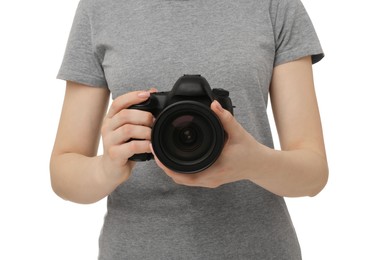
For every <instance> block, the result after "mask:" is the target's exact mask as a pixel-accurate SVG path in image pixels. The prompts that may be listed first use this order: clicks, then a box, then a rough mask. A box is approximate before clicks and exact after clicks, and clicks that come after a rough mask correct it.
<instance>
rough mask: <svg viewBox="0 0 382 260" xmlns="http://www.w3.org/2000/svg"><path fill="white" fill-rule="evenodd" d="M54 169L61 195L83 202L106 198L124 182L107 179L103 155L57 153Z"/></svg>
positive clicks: (54, 177) (54, 159) (55, 181)
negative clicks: (88, 155)
mask: <svg viewBox="0 0 382 260" xmlns="http://www.w3.org/2000/svg"><path fill="white" fill-rule="evenodd" d="M50 172H51V183H52V188H53V190H54V191H55V193H56V194H57V195H58V196H60V197H62V198H63V199H65V200H70V201H73V202H76V203H83V204H89V203H94V202H97V201H99V200H101V199H103V198H104V197H106V196H107V195H108V194H110V193H111V192H112V191H113V190H114V189H115V188H116V187H117V186H118V185H119V184H120V183H122V182H123V180H118V179H114V180H113V179H111V178H106V175H105V173H104V172H103V167H102V161H101V157H100V156H98V157H87V156H84V155H80V154H76V153H64V154H61V155H56V156H54V157H53V158H52V159H51V164H50Z"/></svg>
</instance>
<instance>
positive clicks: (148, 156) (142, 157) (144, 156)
mask: <svg viewBox="0 0 382 260" xmlns="http://www.w3.org/2000/svg"><path fill="white" fill-rule="evenodd" d="M152 159H154V155H153V154H152V153H139V154H134V155H133V156H131V157H130V158H129V161H135V162H144V161H150V160H152Z"/></svg>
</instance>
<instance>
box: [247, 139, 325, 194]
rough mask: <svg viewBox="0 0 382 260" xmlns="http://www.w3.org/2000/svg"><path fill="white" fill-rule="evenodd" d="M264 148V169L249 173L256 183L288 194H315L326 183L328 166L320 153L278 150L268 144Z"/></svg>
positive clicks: (255, 166)
mask: <svg viewBox="0 0 382 260" xmlns="http://www.w3.org/2000/svg"><path fill="white" fill-rule="evenodd" d="M262 149H263V151H264V158H262V165H261V167H260V168H261V170H260V171H258V172H257V173H256V174H253V171H250V173H249V175H248V176H250V177H249V179H250V180H251V181H253V182H254V183H256V184H257V185H259V186H261V187H263V188H265V189H267V190H269V191H271V192H273V193H275V194H277V195H280V196H285V197H301V196H315V195H317V194H318V193H319V192H320V191H321V190H322V189H323V187H324V186H325V184H326V182H327V178H328V166H327V162H326V159H325V158H324V157H323V156H321V155H320V154H318V153H316V152H313V151H311V150H309V149H299V150H291V151H277V150H274V149H270V148H268V147H265V146H263V147H262ZM254 156H256V155H254ZM253 167H254V168H258V167H259V166H258V165H253Z"/></svg>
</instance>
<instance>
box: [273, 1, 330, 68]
mask: <svg viewBox="0 0 382 260" xmlns="http://www.w3.org/2000/svg"><path fill="white" fill-rule="evenodd" d="M275 7H276V8H275V9H274V13H273V29H274V36H275V46H276V55H275V61H274V66H275V67H276V66H277V65H280V64H283V63H287V62H290V61H293V60H297V59H299V58H302V57H305V56H312V63H313V64H314V63H316V62H318V61H320V60H321V59H322V58H323V57H324V53H323V50H322V47H321V44H320V41H319V39H318V36H317V34H316V31H315V29H314V26H313V24H312V21H311V19H310V17H309V15H308V13H307V11H306V9H305V7H304V6H303V4H302V3H301V0H279V1H277V3H276V4H275Z"/></svg>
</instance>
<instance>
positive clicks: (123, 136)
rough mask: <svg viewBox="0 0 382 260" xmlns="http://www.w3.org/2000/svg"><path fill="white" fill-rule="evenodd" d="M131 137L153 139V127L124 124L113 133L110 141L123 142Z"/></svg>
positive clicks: (114, 142)
mask: <svg viewBox="0 0 382 260" xmlns="http://www.w3.org/2000/svg"><path fill="white" fill-rule="evenodd" d="M130 139H138V140H151V128H150V127H146V126H137V125H123V126H121V127H120V128H118V129H117V130H115V131H114V132H113V133H112V134H110V137H109V141H110V143H112V144H122V143H125V142H127V141H128V140H130Z"/></svg>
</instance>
